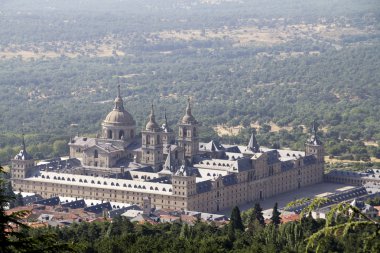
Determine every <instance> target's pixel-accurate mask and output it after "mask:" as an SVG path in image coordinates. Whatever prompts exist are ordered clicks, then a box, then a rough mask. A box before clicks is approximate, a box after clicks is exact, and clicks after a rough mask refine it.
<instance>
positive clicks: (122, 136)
mask: <svg viewBox="0 0 380 253" xmlns="http://www.w3.org/2000/svg"><path fill="white" fill-rule="evenodd" d="M123 138H124V131H123V130H120V131H119V139H120V140H122V139H123Z"/></svg>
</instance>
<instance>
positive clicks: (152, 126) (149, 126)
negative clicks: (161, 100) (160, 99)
mask: <svg viewBox="0 0 380 253" xmlns="http://www.w3.org/2000/svg"><path fill="white" fill-rule="evenodd" d="M159 128H160V127H159V126H158V124H157V122H156V116H155V115H154V106H153V103H152V109H151V111H150V115H149V121H148V123H147V124H146V127H145V129H146V130H149V131H156V130H157V129H159Z"/></svg>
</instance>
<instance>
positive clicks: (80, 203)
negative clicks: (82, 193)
mask: <svg viewBox="0 0 380 253" xmlns="http://www.w3.org/2000/svg"><path fill="white" fill-rule="evenodd" d="M61 206H63V207H68V208H71V209H77V208H84V207H86V203H85V202H84V200H83V199H79V200H76V201H71V202H66V203H63V204H61Z"/></svg>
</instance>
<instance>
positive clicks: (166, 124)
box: [162, 109, 173, 133]
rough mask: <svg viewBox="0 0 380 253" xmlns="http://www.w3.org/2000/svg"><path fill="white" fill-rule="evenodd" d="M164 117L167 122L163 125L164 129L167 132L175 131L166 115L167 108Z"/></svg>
mask: <svg viewBox="0 0 380 253" xmlns="http://www.w3.org/2000/svg"><path fill="white" fill-rule="evenodd" d="M164 118H165V122H164V124H163V125H162V130H163V131H164V132H165V133H169V132H173V130H172V129H171V128H170V127H169V123H168V118H167V117H166V109H165V112H164Z"/></svg>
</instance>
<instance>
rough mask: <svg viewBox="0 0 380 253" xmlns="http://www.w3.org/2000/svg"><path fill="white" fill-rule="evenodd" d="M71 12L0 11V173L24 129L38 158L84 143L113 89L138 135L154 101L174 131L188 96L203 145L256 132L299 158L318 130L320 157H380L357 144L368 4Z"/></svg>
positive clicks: (367, 125)
mask: <svg viewBox="0 0 380 253" xmlns="http://www.w3.org/2000/svg"><path fill="white" fill-rule="evenodd" d="M69 2H70V1H61V0H55V1H49V3H48V4H47V2H45V1H35V2H33V6H32V5H31V4H30V3H29V2H28V1H24V0H19V1H5V2H3V3H2V4H1V5H2V6H1V7H3V8H1V10H2V11H1V13H0V15H2V17H6V18H0V27H1V28H0V42H1V44H0V110H1V112H2V113H1V115H0V120H1V122H2V124H1V125H0V130H1V133H2V134H1V135H0V143H1V144H0V161H6V160H7V159H9V158H10V157H11V156H12V155H13V154H14V152H15V151H16V149H18V148H17V146H18V145H19V144H18V143H19V138H20V132H21V130H22V129H24V131H25V132H26V133H27V134H28V135H27V141H28V143H29V144H30V145H31V148H32V153H34V154H37V155H38V156H40V157H44V156H51V155H54V154H55V155H56V154H60V153H62V152H66V151H65V149H62V148H60V145H58V144H59V143H60V142H65V141H68V139H69V137H70V136H73V135H74V134H76V133H77V132H80V133H86V134H93V135H94V134H96V132H97V131H99V129H100V128H99V124H100V122H101V121H102V119H103V118H104V116H105V115H106V113H107V112H108V111H109V110H110V109H111V108H112V100H113V98H114V96H115V93H116V88H115V87H116V85H117V83H118V81H117V79H119V82H120V84H121V85H122V91H123V94H124V96H125V99H126V104H127V108H128V110H129V111H130V112H131V113H132V114H133V115H134V117H135V119H136V120H137V122H138V124H139V126H140V127H142V126H143V125H144V124H145V121H146V118H147V115H148V111H149V105H150V103H151V102H152V101H153V102H154V103H155V104H156V105H157V114H158V116H157V117H158V118H161V119H162V116H163V110H164V108H165V109H166V110H167V111H168V116H169V121H170V123H171V124H173V125H174V124H176V123H177V121H178V119H179V118H180V116H181V115H182V114H183V110H184V107H185V101H186V97H187V96H190V97H191V98H192V101H193V106H194V114H195V115H196V116H197V118H198V119H199V120H200V121H201V122H202V123H203V128H204V135H203V138H204V140H208V139H210V138H211V137H216V138H218V137H217V135H216V133H215V132H214V131H213V129H212V128H213V127H215V126H217V125H220V124H224V125H227V126H244V127H245V129H244V130H243V131H242V132H241V133H240V134H239V135H237V136H230V137H225V138H224V140H225V141H227V142H230V143H242V142H245V141H246V139H247V136H248V133H249V132H250V131H251V130H250V129H249V126H250V125H251V124H252V123H256V124H258V125H260V126H264V127H263V128H261V129H260V130H258V132H259V134H260V135H259V140H260V141H261V143H262V144H263V145H267V146H279V145H280V146H284V147H292V148H303V146H302V145H303V142H304V140H305V138H306V136H307V130H308V129H305V127H306V128H307V127H308V126H309V125H310V123H311V122H312V121H313V120H314V119H317V120H318V122H319V123H320V125H321V127H323V133H321V134H322V135H323V136H322V137H323V139H324V142H325V143H326V149H327V152H328V154H330V155H334V156H345V158H354V159H365V160H366V159H368V158H369V157H370V156H380V154H379V153H380V150H379V148H378V146H376V145H366V143H364V142H363V141H372V142H373V141H375V144H376V141H379V139H380V127H379V126H380V124H379V122H380V114H379V113H378V112H379V111H380V102H379V99H378V98H379V97H380V88H379V87H380V71H379V70H380V69H379V66H380V62H379V61H380V60H379V59H380V29H379V21H378V20H379V16H380V15H379V14H380V12H379V8H378V7H377V4H376V1H370V0H367V1H361V2H360V4H359V3H358V2H357V1H334V2H333V3H330V2H329V1H327V0H326V1H317V2H315V1H307V2H305V1H290V0H289V1H269V2H268V1H239V2H223V1H216V2H215V3H217V4H209V3H206V2H205V1H144V2H140V1H132V0H128V1H124V2H120V1H110V4H109V5H107V6H106V7H104V8H103V9H102V8H100V6H103V3H102V2H101V1H81V2H80V3H79V2H75V3H73V2H70V3H71V4H73V5H71V4H70V3H69ZM264 2H265V3H267V4H265V5H264V4H263V3H264ZM74 7H75V8H74ZM259 10H260V11H259ZM264 14H265V15H266V16H265V15H264ZM271 123H275V124H277V126H279V127H283V130H282V131H276V132H271V129H270V127H269V128H268V126H269V125H270V124H271ZM73 126H77V127H73ZM300 126H303V127H304V129H300ZM54 142H56V143H58V144H56V146H55V148H54V147H53V145H52V143H54Z"/></svg>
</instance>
